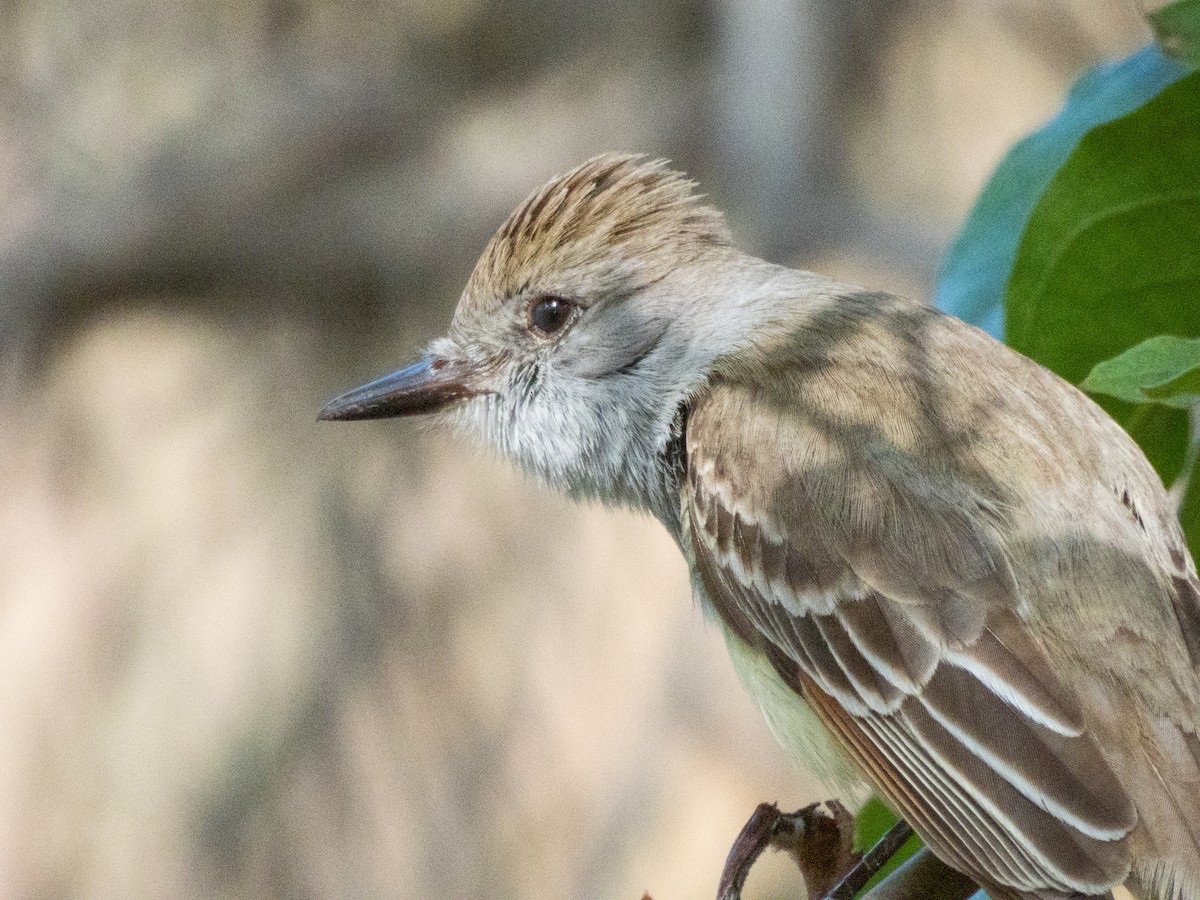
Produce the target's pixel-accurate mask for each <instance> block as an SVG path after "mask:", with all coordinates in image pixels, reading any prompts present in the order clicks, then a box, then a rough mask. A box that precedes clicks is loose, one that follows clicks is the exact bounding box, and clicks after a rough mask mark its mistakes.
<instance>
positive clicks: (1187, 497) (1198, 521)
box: [1179, 463, 1200, 559]
mask: <svg viewBox="0 0 1200 900" xmlns="http://www.w3.org/2000/svg"><path fill="white" fill-rule="evenodd" d="M1179 521H1180V522H1181V523H1182V525H1183V535H1184V537H1186V538H1187V545H1188V549H1189V550H1191V551H1192V559H1200V477H1197V474H1196V467H1195V464H1194V463H1193V467H1192V471H1191V477H1190V478H1189V479H1188V484H1187V490H1186V491H1185V492H1184V495H1183V503H1182V504H1180V507H1179Z"/></svg>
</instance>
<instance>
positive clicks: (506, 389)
mask: <svg viewBox="0 0 1200 900" xmlns="http://www.w3.org/2000/svg"><path fill="white" fill-rule="evenodd" d="M768 269H774V267H768V266H766V264H764V263H762V262H761V261H758V260H755V259H753V258H751V257H748V256H745V255H743V254H741V253H739V252H738V251H736V250H735V249H734V248H733V247H732V245H731V242H730V236H729V232H728V229H727V228H726V226H725V223H724V220H723V219H722V217H721V215H720V213H718V212H717V211H716V210H714V209H712V208H711V207H709V206H707V205H705V204H704V203H702V202H701V200H700V198H699V197H698V196H697V195H696V194H695V192H694V184H693V183H692V182H691V181H689V180H688V179H687V178H686V177H684V176H683V175H681V174H680V173H678V172H675V171H672V170H671V169H669V168H668V167H667V166H666V164H665V163H663V162H662V161H647V160H645V159H644V158H641V157H636V156H623V155H604V156H599V157H596V158H595V159H592V160H589V161H588V162H586V163H584V164H583V165H582V166H580V167H579V168H577V169H575V170H573V171H571V172H569V173H567V174H566V175H563V176H561V177H558V178H555V179H553V180H551V181H550V182H549V183H548V184H546V185H545V186H544V187H542V188H541V189H540V190H538V191H536V192H535V193H534V194H533V195H532V196H530V197H529V198H528V199H527V200H526V201H525V202H524V203H522V204H521V205H520V206H519V207H518V208H517V209H516V210H515V211H514V212H513V213H512V215H511V216H509V218H508V220H507V221H506V222H505V223H504V224H503V225H502V226H501V227H500V229H499V231H497V232H496V234H495V236H494V237H493V238H492V239H491V241H490V242H489V243H488V245H487V248H486V249H485V250H484V252H483V256H482V257H481V258H480V260H479V262H478V264H477V265H476V266H475V270H474V272H473V273H472V274H471V277H470V279H469V281H468V282H467V286H466V289H465V290H464V291H463V294H462V298H461V299H460V301H459V304H458V309H457V310H456V312H455V314H454V319H453V322H452V324H451V327H450V331H449V333H448V334H447V335H446V336H445V337H442V338H439V339H437V340H435V341H433V342H432V343H431V344H430V345H429V348H428V349H427V351H426V352H425V354H424V355H423V356H422V357H421V358H420V359H419V360H418V361H417V362H415V363H413V364H412V365H409V366H407V367H405V368H402V369H399V370H398V371H396V372H394V373H393V374H391V375H387V376H384V377H383V378H380V379H378V380H377V381H374V382H371V383H370V384H367V385H364V386H363V387H360V388H357V389H355V390H352V391H349V392H348V393H346V394H344V395H342V396H340V397H338V398H337V399H335V400H333V401H332V402H331V403H330V404H329V405H328V406H327V407H326V408H325V410H324V411H323V412H322V413H321V418H322V419H368V418H380V417H385V416H400V415H409V414H415V413H438V414H440V415H441V416H443V417H445V418H447V419H448V420H449V421H451V422H452V423H453V424H455V425H457V426H459V427H461V428H462V429H463V430H465V431H467V432H470V433H473V434H474V435H476V436H478V437H481V438H482V439H483V441H484V442H485V443H486V444H489V445H491V446H494V447H496V448H498V449H499V450H500V451H501V452H502V453H503V454H504V455H506V456H508V457H510V458H511V459H513V460H514V461H515V462H516V463H518V464H519V465H520V466H521V467H522V468H523V469H525V470H527V471H529V472H531V473H533V474H534V475H536V476H537V477H539V478H541V479H542V480H544V481H546V482H548V483H550V484H551V485H553V486H555V487H558V488H560V489H564V490H566V491H568V492H569V493H571V494H574V495H584V496H595V497H600V498H602V499H605V500H611V501H616V502H623V503H629V504H632V505H635V506H639V507H642V508H647V509H650V510H651V511H653V512H655V513H657V514H659V515H660V517H663V516H667V517H670V516H673V515H674V512H675V510H674V509H671V508H669V507H670V506H671V505H673V504H677V502H678V501H677V499H675V498H671V497H668V496H665V495H664V496H659V495H660V494H663V475H664V472H663V466H664V465H665V464H667V462H668V461H665V460H664V454H665V453H666V452H667V451H668V449H669V446H670V444H671V442H672V438H673V437H674V436H677V432H678V428H679V422H678V418H679V415H680V410H681V408H682V406H683V404H685V403H686V401H687V399H688V397H689V396H690V395H691V393H692V392H694V391H695V390H696V389H697V388H698V387H700V386H701V385H702V384H703V383H704V382H705V380H706V379H707V378H708V376H709V372H710V369H711V367H712V365H713V362H714V360H715V359H716V358H717V357H719V356H721V355H722V354H724V353H727V352H729V351H730V350H731V349H733V348H734V346H735V345H736V343H737V341H738V339H739V338H738V336H739V335H740V334H744V333H745V332H746V331H748V330H749V329H751V328H752V327H753V324H754V323H753V321H751V320H752V319H754V318H755V317H754V315H753V309H752V308H753V305H754V304H752V303H750V302H749V300H748V299H747V298H748V297H749V296H750V295H751V294H752V293H753V292H752V291H751V288H752V287H753V286H754V285H755V284H760V283H762V282H763V281H765V280H767V279H769V278H770V277H771V274H770V272H768V271H766V270H768ZM775 271H778V270H775ZM743 320H744V321H743ZM676 498H677V495H676ZM664 503H665V504H667V506H668V508H667V509H660V508H659V507H660V506H662V505H663V504H664Z"/></svg>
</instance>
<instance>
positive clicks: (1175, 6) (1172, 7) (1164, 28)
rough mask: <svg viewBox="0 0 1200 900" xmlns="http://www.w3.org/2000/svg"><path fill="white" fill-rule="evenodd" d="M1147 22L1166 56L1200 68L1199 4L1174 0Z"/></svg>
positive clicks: (1199, 1) (1187, 0)
mask: <svg viewBox="0 0 1200 900" xmlns="http://www.w3.org/2000/svg"><path fill="white" fill-rule="evenodd" d="M1147 18H1148V19H1149V20H1150V25H1151V27H1153V28H1154V37H1155V39H1156V40H1157V41H1158V44H1159V46H1160V47H1162V48H1163V50H1164V51H1165V52H1167V53H1169V54H1170V55H1171V56H1173V57H1175V58H1176V59H1179V60H1183V61H1184V62H1185V63H1187V64H1188V65H1189V66H1191V67H1192V68H1193V69H1196V68H1200V0H1175V2H1174V3H1168V4H1167V5H1166V6H1164V7H1162V8H1161V9H1157V10H1155V11H1154V12H1152V13H1150V15H1148V16H1147Z"/></svg>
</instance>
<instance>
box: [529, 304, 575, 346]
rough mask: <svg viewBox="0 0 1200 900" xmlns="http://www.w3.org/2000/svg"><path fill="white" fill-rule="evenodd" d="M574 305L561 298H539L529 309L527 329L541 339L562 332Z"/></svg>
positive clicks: (569, 318)
mask: <svg viewBox="0 0 1200 900" xmlns="http://www.w3.org/2000/svg"><path fill="white" fill-rule="evenodd" d="M574 311H575V304H574V303H572V302H571V301H570V300H566V299H564V298H562V297H540V298H538V299H537V300H535V301H533V303H532V304H531V305H530V307H529V327H530V328H532V329H533V330H534V331H535V332H537V333H538V334H539V335H541V336H542V337H550V336H551V335H553V334H557V333H558V332H560V331H562V330H563V328H564V327H565V326H566V324H567V322H569V321H570V320H571V314H572V313H573V312H574Z"/></svg>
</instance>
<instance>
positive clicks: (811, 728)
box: [718, 619, 874, 809]
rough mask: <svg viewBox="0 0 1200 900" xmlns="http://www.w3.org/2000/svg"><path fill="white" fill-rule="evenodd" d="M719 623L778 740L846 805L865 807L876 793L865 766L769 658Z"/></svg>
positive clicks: (737, 667)
mask: <svg viewBox="0 0 1200 900" xmlns="http://www.w3.org/2000/svg"><path fill="white" fill-rule="evenodd" d="M718 622H719V624H720V626H721V629H722V631H723V632H724V634H725V643H726V645H727V646H728V647H729V655H730V657H731V658H732V659H733V667H734V669H735V670H736V671H737V674H738V678H739V679H741V682H742V684H743V686H745V688H746V690H747V691H748V692H749V693H750V696H751V697H753V698H754V700H755V702H757V703H758V706H759V708H760V709H761V710H762V713H763V718H765V719H766V720H767V727H769V728H770V729H771V733H772V734H773V735H775V740H777V741H779V743H780V744H781V745H782V746H783V748H784V749H785V750H786V751H787V752H788V754H789V755H790V756H791V757H792V759H794V760H795V761H796V763H797V764H798V765H799V766H800V767H801V768H803V769H806V770H808V771H810V772H812V773H813V774H814V775H816V776H817V778H819V779H820V780H821V781H822V782H824V783H825V784H826V785H827V786H828V787H829V789H830V790H831V791H833V792H834V794H833V796H836V798H837V799H839V800H841V801H842V802H843V803H844V804H845V805H846V806H847V807H848V808H850V809H857V808H858V807H859V806H861V805H862V804H863V803H864V802H866V800H867V798H868V797H870V796H871V794H872V793H874V789H873V788H872V787H871V786H870V785H869V784H868V783H867V781H866V778H865V776H864V775H863V772H862V769H860V768H859V767H858V766H857V764H855V762H854V761H853V760H852V759H851V758H850V756H849V755H848V754H847V753H846V752H845V751H844V750H843V749H842V747H841V745H840V744H838V742H837V740H836V739H835V738H834V737H833V735H832V734H830V732H829V730H828V729H827V728H826V727H825V725H824V724H823V723H822V722H821V720H820V719H818V718H817V716H816V714H815V713H814V712H813V711H812V709H811V708H810V707H809V705H808V704H807V703H805V702H804V700H802V699H801V698H800V696H799V695H798V694H797V693H796V692H795V691H793V690H792V689H791V688H790V687H788V686H787V685H786V684H785V683H784V682H783V679H781V678H780V677H779V675H778V674H777V673H776V671H775V668H774V666H772V665H771V662H770V660H768V659H767V657H766V656H765V655H763V654H762V653H760V652H759V651H758V650H755V649H754V648H753V647H751V646H750V645H749V644H747V643H746V642H745V641H743V640H742V639H741V638H739V637H738V636H737V635H736V634H734V633H733V631H731V630H730V629H729V628H727V627H726V626H725V624H724V623H723V622H720V620H719V619H718ZM822 799H824V798H822Z"/></svg>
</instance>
